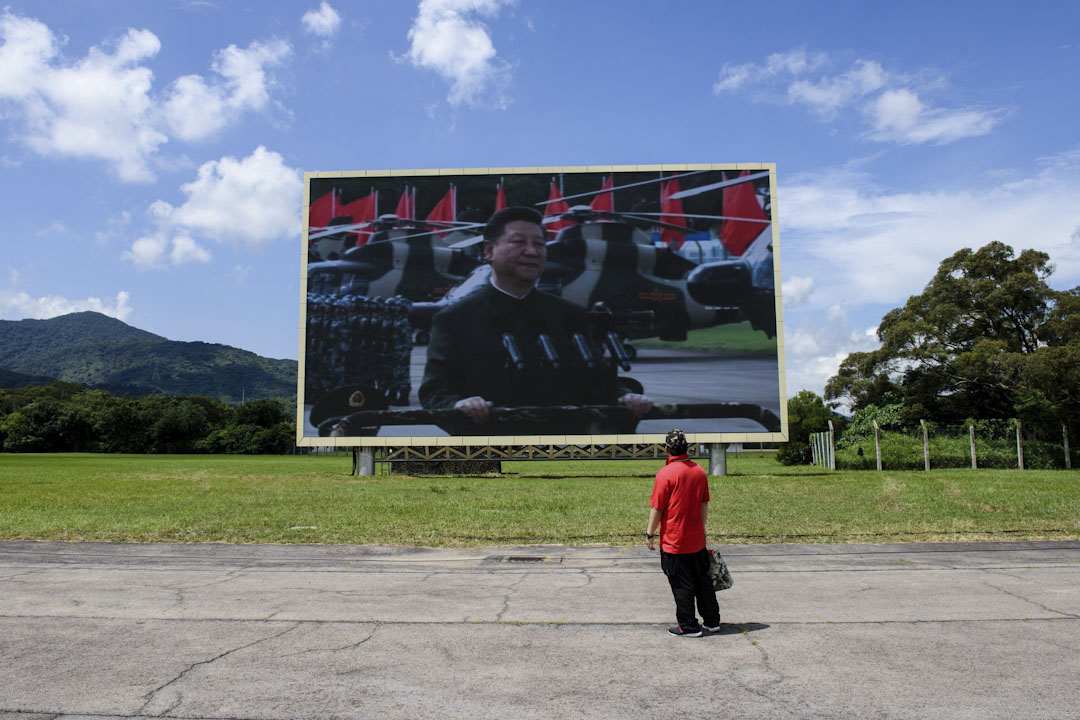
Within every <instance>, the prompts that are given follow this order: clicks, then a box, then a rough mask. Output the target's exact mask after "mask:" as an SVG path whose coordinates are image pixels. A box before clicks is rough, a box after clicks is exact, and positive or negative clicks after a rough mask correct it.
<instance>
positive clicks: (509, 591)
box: [495, 574, 529, 623]
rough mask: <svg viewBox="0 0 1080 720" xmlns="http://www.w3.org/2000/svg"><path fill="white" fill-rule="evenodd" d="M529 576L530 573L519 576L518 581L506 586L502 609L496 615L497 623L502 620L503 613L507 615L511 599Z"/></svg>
mask: <svg viewBox="0 0 1080 720" xmlns="http://www.w3.org/2000/svg"><path fill="white" fill-rule="evenodd" d="M527 577H529V576H528V574H522V576H521V577H519V578H518V580H517V582H516V583H513V584H512V585H507V586H506V594H505V595H504V596H503V606H502V610H500V611H499V614H498V615H496V616H495V622H496V623H501V622H502V619H503V615H505V614H506V613H507V611H508V610H509V609H510V599H511V598H513V597H514V593H515V591H516V590H517V589H518V588H519V587H520V586H521V584H522V583H523V582H525V578H527Z"/></svg>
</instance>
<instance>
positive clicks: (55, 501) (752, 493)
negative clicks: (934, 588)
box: [0, 453, 1080, 547]
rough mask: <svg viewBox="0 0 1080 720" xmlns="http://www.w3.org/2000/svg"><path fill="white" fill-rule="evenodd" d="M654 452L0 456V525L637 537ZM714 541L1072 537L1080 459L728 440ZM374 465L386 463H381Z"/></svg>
mask: <svg viewBox="0 0 1080 720" xmlns="http://www.w3.org/2000/svg"><path fill="white" fill-rule="evenodd" d="M658 467H659V463H658V462H656V461H596V462H588V461H572V462H540V461H536V462H513V463H509V462H507V463H503V470H504V473H503V475H501V476H487V477H463V476H450V477H406V476H393V475H387V474H379V475H376V476H374V477H353V476H350V475H349V469H350V458H348V457H347V456H340V455H339V456H322V457H314V456H257V457H250V456H199V455H186V456H176V455H174V456H152V455H138V456H135V455H121V456H118V455H85V454H60V455H0V539H7V540H12V539H37V540H107V541H121V542H124V541H132V542H135V541H137V542H231V543H327V544H337V543H345V544H394V545H422V546H439V547H453V546H478V545H517V544H532V543H558V544H567V545H585V544H590V543H604V544H611V545H631V544H636V543H638V542H641V540H642V538H641V534H642V533H643V532H644V529H645V523H646V520H647V517H648V508H647V505H648V499H649V493H650V491H651V488H652V478H653V475H654V473H655V472H656V469H657V468H658ZM728 469H729V472H731V475H729V476H728V477H726V478H713V479H712V480H711V487H712V494H713V496H712V499H713V501H712V503H711V505H710V511H709V527H708V532H709V537H710V540H712V541H716V542H723V543H758V542H884V541H930V540H975V539H979V540H984V539H990V540H1024V539H1044V538H1053V539H1065V538H1070V539H1076V538H1080V472H1076V471H1073V472H1065V471H1023V472H1021V471H1017V470H977V471H972V470H940V471H933V472H930V473H926V472H883V473H878V472H874V471H844V472H837V473H829V472H827V471H822V470H820V469H816V468H809V467H796V468H786V467H783V466H781V465H779V464H777V463H776V462H775V461H774V460H773V459H772V458H771V457H768V456H766V457H759V456H758V454H757V453H744V454H732V455H729V460H728ZM379 472H385V470H384V469H383V466H382V465H380V466H379Z"/></svg>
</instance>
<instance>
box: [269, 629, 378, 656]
mask: <svg viewBox="0 0 1080 720" xmlns="http://www.w3.org/2000/svg"><path fill="white" fill-rule="evenodd" d="M381 626H382V623H379V622H377V623H375V626H374V627H373V628H371V632H369V633H368V635H367V637H366V638H364V639H363V640H360V641H358V642H354V643H350V644H348V645H344V646H342V647H338V648H313V649H311V650H303V651H301V652H298V653H289V654H288V655H282V656H281V657H293V656H296V655H307V654H309V653H320V652H325V653H338V652H342V651H344V650H354V649H356V648H358V647H360V646H361V645H363V644H364V643H366V642H367V641H368V640H370V639H371V638H373V637H375V633H376V632H378V630H379V628H380V627H381Z"/></svg>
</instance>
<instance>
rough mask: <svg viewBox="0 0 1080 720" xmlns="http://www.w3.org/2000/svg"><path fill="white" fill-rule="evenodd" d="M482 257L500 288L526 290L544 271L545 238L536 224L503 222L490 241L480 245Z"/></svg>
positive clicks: (542, 231) (518, 221)
mask: <svg viewBox="0 0 1080 720" xmlns="http://www.w3.org/2000/svg"><path fill="white" fill-rule="evenodd" d="M484 256H485V257H486V258H487V259H488V260H489V261H490V262H491V272H492V273H493V274H494V275H495V281H496V282H497V283H499V286H500V287H503V288H504V289H506V290H512V291H516V290H527V289H529V288H531V287H533V286H534V285H536V281H537V280H538V279H539V278H540V274H541V273H543V272H544V263H545V262H546V261H547V237H546V235H545V234H544V230H543V228H541V227H540V226H539V225H537V224H536V223H531V222H529V221H527V220H514V221H512V222H508V223H506V228H505V229H504V230H503V233H502V235H500V236H499V237H498V238H496V240H495V241H494V242H492V243H489V244H486V245H485V246H484Z"/></svg>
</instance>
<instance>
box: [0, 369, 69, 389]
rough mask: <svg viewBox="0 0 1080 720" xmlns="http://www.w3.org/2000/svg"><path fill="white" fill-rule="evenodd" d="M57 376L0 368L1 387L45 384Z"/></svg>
mask: <svg viewBox="0 0 1080 720" xmlns="http://www.w3.org/2000/svg"><path fill="white" fill-rule="evenodd" d="M55 379H56V378H51V377H46V376H45V375H27V374H26V373H20V372H14V371H12V370H4V369H3V368H0V388H20V387H26V386H28V385H44V384H46V383H48V382H52V381H53V380H55Z"/></svg>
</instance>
